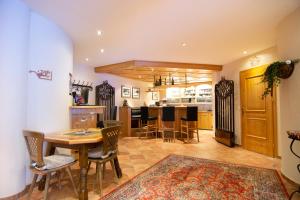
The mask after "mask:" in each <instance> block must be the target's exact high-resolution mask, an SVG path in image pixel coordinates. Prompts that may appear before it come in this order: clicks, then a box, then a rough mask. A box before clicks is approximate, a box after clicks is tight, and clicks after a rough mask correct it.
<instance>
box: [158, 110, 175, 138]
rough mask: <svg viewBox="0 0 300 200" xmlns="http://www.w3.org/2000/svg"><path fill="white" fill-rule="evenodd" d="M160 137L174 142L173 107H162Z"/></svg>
mask: <svg viewBox="0 0 300 200" xmlns="http://www.w3.org/2000/svg"><path fill="white" fill-rule="evenodd" d="M161 132H162V138H163V141H168V142H171V141H173V142H175V139H176V137H175V107H174V106H165V107H163V108H162V131H161Z"/></svg>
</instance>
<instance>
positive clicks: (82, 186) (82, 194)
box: [79, 144, 88, 200]
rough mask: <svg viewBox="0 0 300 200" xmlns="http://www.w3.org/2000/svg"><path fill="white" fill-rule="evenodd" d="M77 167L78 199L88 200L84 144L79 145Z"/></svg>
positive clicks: (85, 147)
mask: <svg viewBox="0 0 300 200" xmlns="http://www.w3.org/2000/svg"><path fill="white" fill-rule="evenodd" d="M79 167H80V180H79V199H80V200H87V199H88V190H87V168H88V146H87V145H86V144H82V145H80V149H79Z"/></svg>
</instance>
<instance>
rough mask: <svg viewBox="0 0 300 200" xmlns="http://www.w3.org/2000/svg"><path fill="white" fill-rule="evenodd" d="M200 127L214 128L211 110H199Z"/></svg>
mask: <svg viewBox="0 0 300 200" xmlns="http://www.w3.org/2000/svg"><path fill="white" fill-rule="evenodd" d="M198 128H199V129H206V130H212V129H213V114H212V112H211V111H200V112H198Z"/></svg>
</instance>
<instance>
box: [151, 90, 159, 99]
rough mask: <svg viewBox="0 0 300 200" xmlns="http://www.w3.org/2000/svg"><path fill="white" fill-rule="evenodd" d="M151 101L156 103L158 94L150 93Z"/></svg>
mask: <svg viewBox="0 0 300 200" xmlns="http://www.w3.org/2000/svg"><path fill="white" fill-rule="evenodd" d="M152 100H155V101H158V92H152Z"/></svg>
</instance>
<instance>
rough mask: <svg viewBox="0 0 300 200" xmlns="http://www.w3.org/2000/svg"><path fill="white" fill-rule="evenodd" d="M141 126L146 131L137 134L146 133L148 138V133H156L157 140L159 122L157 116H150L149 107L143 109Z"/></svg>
mask: <svg viewBox="0 0 300 200" xmlns="http://www.w3.org/2000/svg"><path fill="white" fill-rule="evenodd" d="M141 124H142V129H144V130H145V131H142V132H137V133H140V134H142V133H144V134H146V137H148V133H155V135H156V138H157V132H158V120H157V117H156V116H149V109H148V107H147V106H142V107H141ZM139 138H140V136H139Z"/></svg>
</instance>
